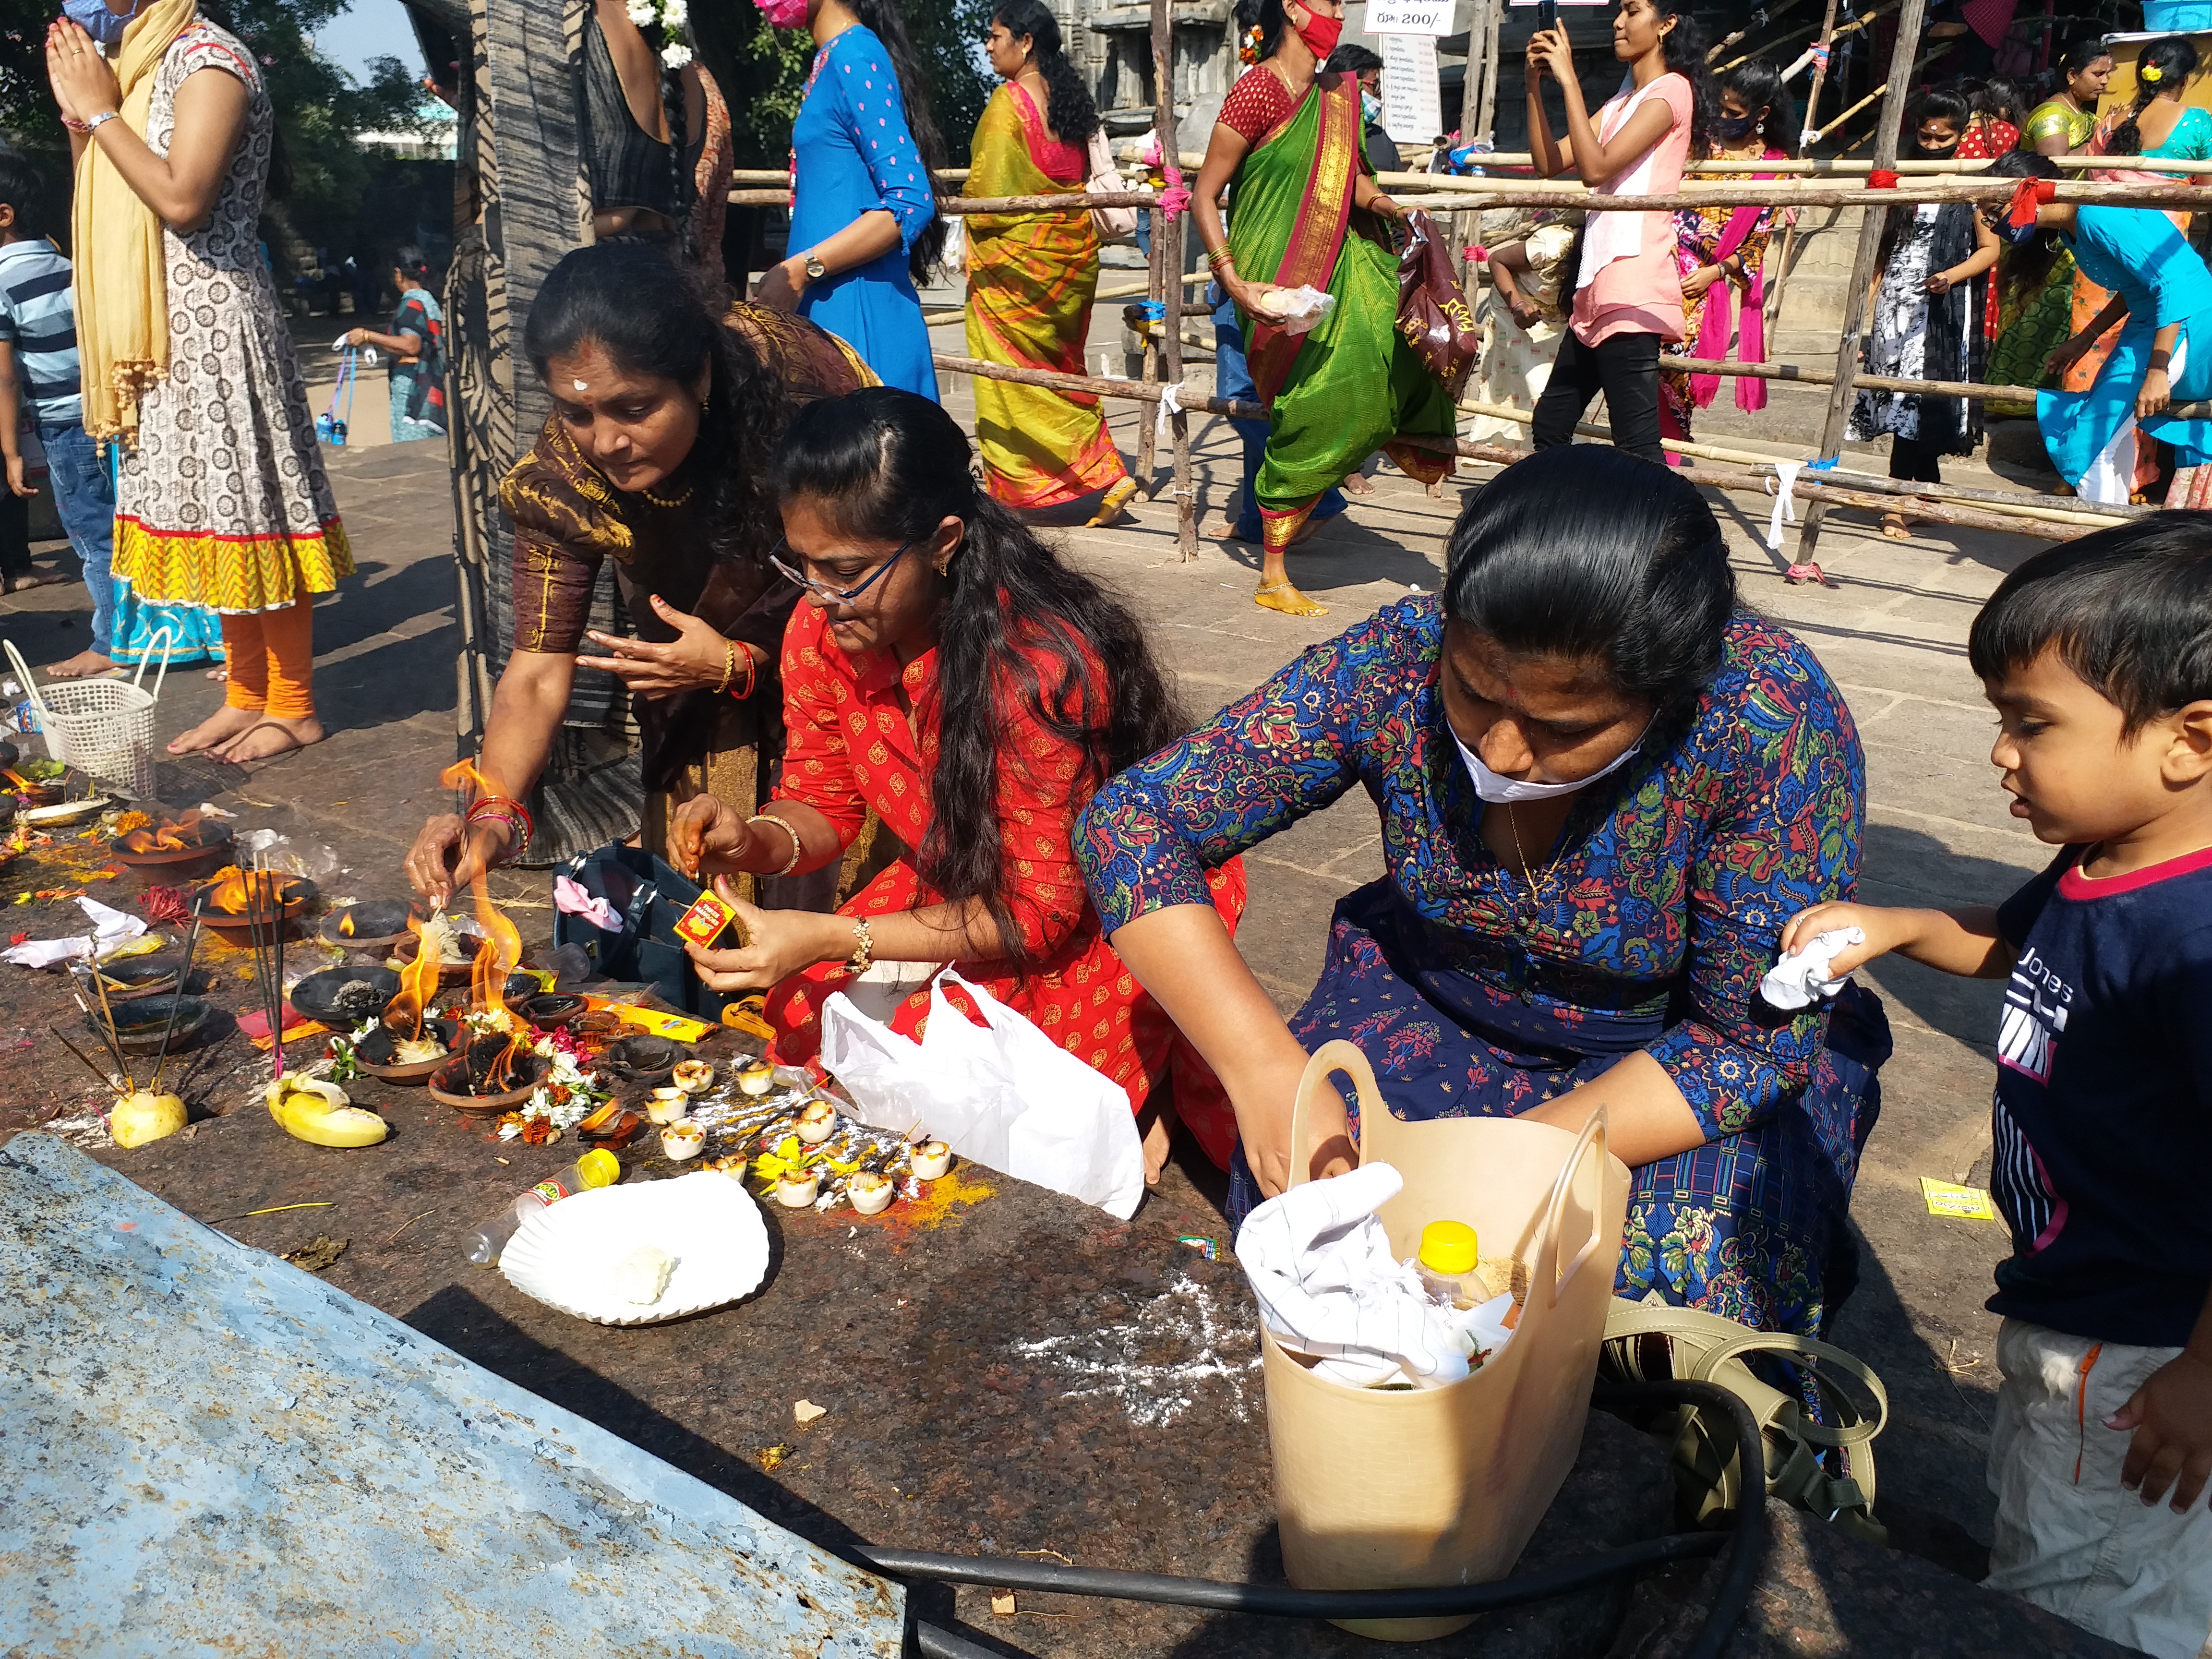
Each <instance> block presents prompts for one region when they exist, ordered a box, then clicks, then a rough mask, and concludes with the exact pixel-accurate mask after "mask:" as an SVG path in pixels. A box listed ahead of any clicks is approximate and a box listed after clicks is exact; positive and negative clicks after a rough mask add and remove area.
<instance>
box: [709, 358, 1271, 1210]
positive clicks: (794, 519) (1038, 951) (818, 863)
mask: <svg viewBox="0 0 2212 1659" xmlns="http://www.w3.org/2000/svg"><path fill="white" fill-rule="evenodd" d="M971 467H972V459H971V456H970V453H969V443H968V439H967V436H966V435H965V434H963V432H962V431H961V430H960V428H959V427H958V426H957V425H956V424H955V423H954V422H953V421H952V419H951V416H948V415H946V414H945V412H944V410H941V409H939V407H938V406H937V405H936V404H933V403H931V402H929V401H928V400H927V399H926V398H918V397H915V396H914V395H913V394H911V393H909V392H900V391H896V390H895V389H892V388H878V389H875V390H872V391H868V392H858V393H854V394H853V395H851V396H848V397H845V398H835V399H828V400H824V401H823V402H822V403H820V404H816V405H814V406H813V407H811V409H808V410H803V411H801V413H800V414H799V416H796V417H794V419H793V422H792V425H791V427H790V428H789V429H788V431H787V435H786V437H785V440H784V443H783V447H782V449H781V453H780V454H779V456H778V460H777V471H778V494H779V496H780V499H781V505H782V511H783V524H784V535H785V547H784V549H783V550H781V552H780V553H779V554H778V559H779V562H781V564H782V565H783V566H784V567H785V568H786V574H788V575H789V576H790V577H791V578H792V580H795V581H797V582H799V584H800V585H801V586H803V587H804V588H805V591H806V603H805V604H803V605H799V607H797V608H796V609H795V610H794V611H793V613H792V618H791V622H790V624H789V626H788V627H787V629H786V631H785V634H784V640H783V696H784V721H785V725H786V726H787V738H786V742H785V751H784V766H783V777H782V780H781V784H780V786H779V787H778V788H777V789H776V791H775V798H774V799H771V800H770V801H769V804H768V805H765V806H764V807H763V808H762V809H761V811H760V812H758V813H757V814H756V815H755V816H754V817H750V818H749V819H748V818H742V817H740V815H739V814H738V812H737V811H734V810H733V809H732V808H729V807H726V806H725V805H723V804H722V803H720V802H719V801H717V800H716V799H714V797H712V796H711V795H708V796H701V797H699V798H698V799H696V800H694V801H692V802H691V803H690V804H689V805H686V806H685V807H684V808H683V809H682V811H679V812H678V817H677V820H676V827H675V830H674V834H673V836H672V837H671V842H672V849H671V850H672V851H673V853H674V855H675V858H676V860H677V862H678V864H679V865H680V866H684V867H687V868H690V869H694V870H697V869H705V870H708V871H716V872H732V871H750V872H757V873H760V874H768V875H773V874H776V873H779V872H781V873H795V872H803V871H806V870H811V869H818V868H820V867H822V866H824V865H826V864H828V863H829V861H830V860H833V859H836V858H838V857H841V856H842V854H843V853H844V851H845V849H846V848H848V847H850V846H851V845H852V844H853V842H854V838H855V837H856V836H858V835H859V834H860V828H861V825H862V823H864V822H865V820H866V814H867V809H868V808H869V807H873V808H874V809H875V811H876V814H877V816H878V818H880V819H881V821H882V824H883V830H884V832H885V833H888V834H890V835H893V836H896V837H897V838H898V842H899V843H900V851H899V856H898V857H897V859H896V861H895V862H893V863H892V864H890V866H889V867H887V868H885V869H884V870H883V871H882V872H880V873H879V874H878V875H877V876H876V877H875V878H874V879H873V880H872V881H871V882H870V883H869V884H867V885H866V887H865V888H863V889H862V890H860V892H859V893H858V894H856V895H854V897H853V899H852V900H851V901H850V902H848V903H847V904H846V905H845V906H844V908H842V910H841V911H839V912H838V913H837V914H836V915H829V916H823V915H812V914H809V913H805V912H799V911H767V912H764V911H761V910H757V909H755V908H752V907H750V906H745V905H740V906H739V907H738V914H739V919H740V921H742V922H743V923H744V927H745V929H746V932H747V933H748V935H749V936H750V940H751V943H750V945H748V946H746V947H745V948H744V949H741V950H727V951H712V950H704V951H702V950H697V949H694V950H693V951H692V953H691V954H692V956H693V957H694V959H695V960H696V962H697V963H698V965H699V969H700V973H701V976H702V979H703V980H704V981H706V983H707V984H708V985H709V986H711V987H713V988H714V989H715V990H718V991H744V990H764V991H766V992H767V994H768V996H767V1012H768V1018H769V1023H770V1024H773V1025H774V1026H775V1028H776V1033H777V1035H776V1038H775V1043H774V1045H773V1051H774V1054H775V1058H777V1059H778V1060H782V1061H784V1062H786V1063H787V1064H796V1063H801V1062H806V1063H812V1062H814V1061H815V1060H816V1058H817V1054H818V1053H819V1049H820V1046H821V1013H822V1007H823V1004H824V1003H825V1002H826V1001H827V1000H828V999H829V996H830V995H831V994H833V993H834V992H836V991H838V990H841V989H842V990H847V991H855V990H860V991H861V992H862V993H863V994H864V995H865V994H866V993H867V992H871V991H872V992H874V993H876V994H877V995H878V997H881V996H882V995H883V994H884V991H885V989H886V987H888V989H889V992H890V995H891V996H892V997H896V999H897V1000H896V1004H895V1006H893V1007H892V1009H891V1010H890V1013H889V1016H888V1017H889V1018H890V1024H891V1025H892V1028H893V1029H894V1030H898V1031H900V1032H902V1033H904V1034H905V1035H907V1036H912V1037H915V1038H919V1037H920V1036H921V1034H922V1031H923V1029H924V1027H925V1026H926V1024H927V1019H928V1015H929V1009H930V997H929V992H928V981H929V978H930V975H931V969H933V967H934V966H935V965H937V964H940V963H957V964H958V966H959V970H960V972H961V974H962V975H963V977H964V978H967V979H969V980H971V981H974V982H975V983H976V984H979V985H981V986H983V987H985V988H986V989H987V990H988V991H989V992H990V994H992V995H993V996H994V997H996V998H997V999H999V1000H1000V1001H1001V1002H1003V1003H1005V1004H1006V1005H1007V1006H1010V1007H1012V1008H1013V1009H1015V1010H1016V1011H1018V1012H1020V1013H1021V1014H1023V1015H1024V1016H1025V1017H1026V1018H1029V1019H1030V1021H1031V1022H1032V1023H1033V1024H1036V1026H1037V1027H1038V1028H1039V1029H1040V1030H1042V1031H1043V1032H1044V1033H1045V1034H1046V1036H1049V1037H1051V1038H1052V1039H1053V1040H1054V1042H1058V1043H1060V1045H1061V1046H1062V1047H1063V1048H1066V1049H1067V1050H1068V1051H1069V1052H1070V1053H1072V1054H1074V1055H1075V1056H1076V1057H1077V1058H1078V1059H1079V1060H1083V1061H1085V1063H1086V1064H1088V1065H1090V1066H1092V1067H1094V1068H1095V1069H1096V1070H1097V1071H1099V1072H1101V1073H1103V1074H1104V1075H1106V1076H1107V1077H1109V1078H1111V1079H1114V1081H1115V1082H1116V1083H1118V1084H1120V1085H1121V1086H1122V1087H1123V1088H1124V1089H1125V1090H1127V1091H1128V1095H1129V1103H1130V1106H1131V1109H1133V1110H1135V1111H1137V1112H1139V1114H1140V1115H1144V1114H1145V1113H1146V1107H1147V1106H1148V1105H1149V1104H1156V1103H1154V1102H1153V1101H1152V1094H1153V1091H1155V1090H1157V1089H1158V1088H1159V1087H1161V1085H1164V1084H1167V1083H1169V1082H1170V1080H1172V1082H1173V1085H1174V1094H1173V1102H1174V1108H1175V1114H1176V1116H1178V1117H1180V1118H1181V1119H1182V1121H1184V1122H1185V1123H1187V1124H1188V1126H1189V1127H1190V1128H1191V1130H1192V1133H1194V1135H1195V1136H1196V1137H1197V1138H1198V1140H1199V1143H1200V1146H1202V1147H1203V1148H1204V1149H1205V1150H1206V1152H1207V1154H1208V1155H1209V1156H1210V1157H1212V1158H1214V1159H1215V1161H1216V1162H1218V1163H1219V1164H1221V1165H1222V1167H1224V1168H1226V1167H1227V1164H1228V1158H1229V1152H1230V1149H1231V1145H1232V1144H1233V1142H1234V1139H1235V1135H1236V1121H1235V1116H1234V1114H1233V1113H1232V1112H1231V1110H1230V1108H1229V1104H1228V1101H1227V1098H1226V1097H1225V1096H1224V1095H1223V1093H1222V1091H1221V1088H1220V1085H1219V1084H1218V1082H1217V1081H1216V1080H1215V1079H1214V1076H1213V1073H1212V1070H1211V1069H1210V1068H1209V1067H1207V1066H1206V1064H1205V1063H1204V1061H1202V1060H1200V1059H1199V1058H1198V1056H1197V1054H1196V1053H1195V1051H1194V1050H1193V1049H1191V1048H1189V1047H1188V1044H1187V1043H1186V1042H1184V1041H1183V1039H1182V1036H1180V1034H1179V1033H1178V1032H1177V1031H1176V1029H1175V1027H1174V1025H1173V1024H1171V1023H1170V1021H1169V1020H1168V1019H1167V1018H1166V1017H1165V1015H1164V1014H1163V1013H1162V1012H1160V1010H1159V1008H1158V1006H1157V1005H1156V1004H1155V1003H1153V1001H1152V999H1151V998H1150V997H1149V996H1147V995H1146V994H1145V992H1144V990H1143V989H1142V987H1139V985H1138V984H1137V982H1136V981H1135V979H1134V978H1133V977H1132V975H1130V973H1129V971H1128V969H1127V968H1125V967H1123V966H1122V963H1121V958H1120V957H1118V956H1116V955H1115V952H1114V951H1113V948H1112V947H1111V946H1110V945H1108V944H1107V943H1106V940H1105V939H1104V937H1103V934H1102V933H1101V932H1100V928H1099V922H1098V915H1097V911H1096V910H1094V909H1093V908H1091V901H1090V897H1089V895H1088V893H1087V892H1086V890H1085V886H1084V881H1083V874H1082V872H1081V871H1080V870H1079V868H1078V867H1077V866H1076V863H1075V860H1074V855H1073V849H1072V847H1071V838H1072V836H1073V830H1074V825H1075V820H1076V818H1077V817H1078V816H1079V814H1080V813H1081V811H1083V809H1084V807H1085V805H1088V804H1089V802H1090V800H1091V796H1092V795H1093V794H1095V793H1097V790H1098V787H1099V786H1100V785H1101V784H1102V783H1103V782H1104V781H1105V780H1106V779H1107V778H1108V777H1109V776H1110V775H1112V774H1113V773H1115V772H1116V771H1119V770H1120V769H1122V768H1123V767H1125V766H1127V765H1130V764H1132V763H1134V762H1135V761H1137V760H1139V759H1141V758H1143V757H1145V756H1146V755H1147V754H1150V753H1151V752H1152V751H1153V750H1155V749H1158V748H1159V747H1161V746H1162V745H1163V744H1165V743H1167V742H1170V741H1171V740H1172V739H1173V738H1175V737H1176V736H1178V735H1180V733H1181V732H1182V730H1183V729H1184V725H1185V722H1184V721H1183V720H1182V718H1181V716H1180V714H1178V712H1177V710H1176V707H1175V702H1174V699H1173V697H1172V696H1171V695H1170V692H1169V690H1168V688H1167V685H1166V683H1165V680H1164V678H1163V677H1162V676H1161V674H1160V672H1159V671H1158V667H1157V666H1156V665H1154V663H1153V661H1152V655H1151V653H1150V651H1149V649H1148V648H1147V647H1146V642H1145V638H1144V635H1143V631H1142V629H1140V628H1139V626H1138V624H1137V622H1136V620H1135V618H1134V617H1132V616H1130V615H1129V613H1128V612H1127V611H1126V610H1125V609H1123V607H1122V606H1121V605H1120V604H1119V603H1117V602H1116V601H1115V600H1114V599H1112V598H1111V597H1109V595H1108V594H1107V593H1106V592H1104V591H1103V589H1101V588H1100V587H1099V586H1097V584H1096V583H1094V582H1092V581H1091V580H1090V579H1089V578H1088V577H1085V576H1083V575H1081V574H1078V573H1077V572H1075V571H1073V570H1071V569H1069V568H1067V567H1066V566H1065V565H1063V564H1062V563H1061V562H1060V560H1059V559H1058V558H1057V557H1056V556H1054V553H1053V552H1052V550H1050V549H1049V548H1048V547H1047V546H1046V545H1045V544H1043V543H1042V542H1041V541H1039V540H1038V539H1037V538H1036V536H1035V535H1034V534H1033V533H1032V532H1030V530H1028V529H1027V528H1026V527H1025V526H1024V525H1022V524H1021V523H1020V522H1019V521H1018V520H1016V519H1014V518H1013V516H1012V514H1011V513H1008V512H1006V509H1005V508H1003V507H1000V506H999V505H998V504H997V503H996V502H995V501H992V500H991V498H990V497H989V496H988V495H987V494H986V493H985V492H984V491H983V490H981V489H979V488H978V487H977V485H976V483H975V477H974V476H973V473H972V471H971ZM1208 884H1209V887H1210V890H1211V891H1212V896H1213V900H1214V902H1215V904H1216V905H1217V906H1218V908H1220V910H1221V912H1222V914H1223V915H1224V916H1225V918H1226V919H1227V921H1229V924H1230V926H1231V928H1232V929H1233V928H1234V927H1235V925H1236V922H1237V918H1238V917H1239V916H1240V915H1242V914H1243V908H1244V876H1243V866H1241V864H1238V863H1236V862H1231V863H1230V864H1228V865H1225V866H1223V867H1222V868H1220V869H1219V870H1217V871H1214V872H1212V873H1211V874H1210V876H1209V878H1208ZM863 976H865V977H866V980H867V981H868V984H867V985H866V987H855V986H854V981H855V980H856V979H860V978H862V977H863ZM902 991H903V994H901V993H902ZM950 994H951V997H952V999H953V1000H954V1001H955V1003H956V1004H958V1003H961V1002H963V1000H964V999H963V998H961V996H960V994H959V993H958V992H957V990H954V991H952V992H951V993H950ZM1145 1145H1146V1169H1147V1173H1148V1174H1152V1175H1157V1173H1158V1169H1159V1167H1160V1165H1161V1164H1162V1163H1163V1162H1164V1159H1165V1156H1166V1152H1167V1145H1168V1124H1167V1120H1166V1119H1165V1118H1164V1115H1160V1114H1157V1113H1155V1114H1152V1121H1151V1125H1150V1127H1148V1129H1147V1132H1146V1141H1145Z"/></svg>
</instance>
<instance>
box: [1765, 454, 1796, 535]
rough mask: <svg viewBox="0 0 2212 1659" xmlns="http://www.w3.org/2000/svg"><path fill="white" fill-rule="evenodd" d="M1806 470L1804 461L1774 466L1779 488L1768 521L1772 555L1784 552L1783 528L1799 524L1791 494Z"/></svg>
mask: <svg viewBox="0 0 2212 1659" xmlns="http://www.w3.org/2000/svg"><path fill="white" fill-rule="evenodd" d="M1804 469H1805V463H1804V462H1802V461H1777V462H1775V464H1774V472H1775V477H1776V479H1777V481H1778V484H1779V488H1778V489H1776V490H1775V492H1774V512H1773V514H1772V516H1771V517H1770V518H1769V519H1768V520H1767V521H1766V550H1767V551H1768V552H1770V553H1779V552H1780V551H1781V550H1782V526H1784V525H1785V524H1796V522H1797V500H1796V496H1794V495H1791V494H1790V491H1791V490H1792V489H1795V488H1796V483H1797V475H1798V474H1799V473H1800V472H1802V471H1804Z"/></svg>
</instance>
